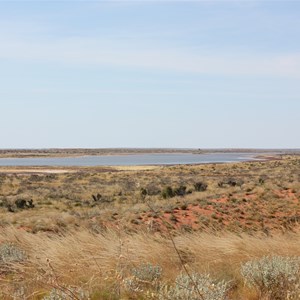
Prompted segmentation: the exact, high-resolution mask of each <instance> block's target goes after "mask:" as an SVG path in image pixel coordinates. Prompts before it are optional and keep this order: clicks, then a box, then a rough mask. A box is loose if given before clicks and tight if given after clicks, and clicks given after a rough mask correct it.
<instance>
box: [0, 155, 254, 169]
mask: <svg viewBox="0 0 300 300" xmlns="http://www.w3.org/2000/svg"><path fill="white" fill-rule="evenodd" d="M257 155H258V153H212V154H190V153H184V154H136V155H103V156H81V157H52V158H0V166H65V167H71V166H91V167H94V166H143V165H176V164H205V163H225V162H240V161H248V160H254V157H255V156H257Z"/></svg>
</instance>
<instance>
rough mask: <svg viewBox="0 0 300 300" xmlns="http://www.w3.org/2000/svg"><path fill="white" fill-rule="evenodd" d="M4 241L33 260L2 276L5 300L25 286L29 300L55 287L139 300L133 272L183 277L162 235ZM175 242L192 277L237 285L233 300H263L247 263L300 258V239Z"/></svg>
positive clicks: (208, 237)
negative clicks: (153, 270) (245, 275)
mask: <svg viewBox="0 0 300 300" xmlns="http://www.w3.org/2000/svg"><path fill="white" fill-rule="evenodd" d="M0 241H1V244H3V243H13V244H14V245H16V246H17V247H18V248H20V249H22V250H24V251H25V253H26V254H27V255H28V259H27V260H25V261H24V262H21V263H15V264H13V265H12V266H13V268H11V270H10V271H9V272H8V273H7V274H6V276H1V279H0V285H1V291H2V295H1V296H2V298H1V299H13V297H12V295H13V294H16V293H17V292H18V291H19V290H20V287H21V286H22V287H24V290H23V293H24V297H25V296H26V297H29V299H40V298H41V297H40V298H39V297H38V294H40V296H42V295H45V294H47V292H49V291H50V290H51V289H52V288H53V287H55V288H57V289H61V290H64V289H68V288H70V287H77V288H81V289H83V290H85V291H87V292H88V293H89V294H90V295H91V297H92V296H93V295H94V296H93V297H94V298H93V299H119V297H120V298H123V299H135V297H137V295H135V294H134V293H131V294H128V293H127V292H126V291H125V289H124V284H123V283H124V279H125V278H127V277H129V276H130V275H131V270H132V269H133V268H135V267H137V266H140V265H142V264H143V263H151V264H153V265H159V266H160V267H161V268H162V270H163V277H162V281H164V282H171V281H173V280H174V279H175V277H176V275H178V274H180V273H181V272H183V265H182V262H181V261H180V259H179V257H178V255H177V253H176V251H175V249H174V247H173V245H172V242H171V241H170V240H169V239H168V238H165V237H162V236H158V235H152V234H126V233H124V232H122V231H108V232H105V233H104V234H93V233H91V232H90V231H87V230H80V231H78V232H69V233H67V234H66V235H63V236H59V235H47V234H36V235H32V234H31V233H27V232H24V231H20V230H16V229H14V228H7V229H6V230H4V231H3V232H1V235H0ZM174 242H175V244H176V247H177V249H178V251H179V252H180V253H181V256H182V258H183V260H184V264H185V266H186V267H187V269H188V270H189V271H190V272H200V273H210V274H211V275H212V276H213V277H214V278H217V279H219V280H221V279H224V280H226V281H230V282H232V286H233V288H232V291H231V297H230V299H241V297H242V298H243V299H259V298H258V296H256V298H252V297H254V295H255V291H254V290H248V291H247V292H246V291H245V288H244V285H243V282H242V278H241V275H240V266H241V263H243V262H246V261H249V260H251V259H253V258H259V257H262V256H265V255H271V254H272V255H274V254H276V255H283V256H300V250H299V249H300V235H299V234H298V233H297V234H296V233H294V234H289V235H276V236H273V237H266V236H261V237H253V236H249V235H245V234H244V235H241V236H237V235H234V234H229V233H227V234H222V235H213V234H204V233H193V234H184V235H179V236H177V237H175V238H174ZM107 291H109V293H107ZM33 293H35V297H34V296H32V295H33ZM30 295H31V296H30ZM20 299H21V298H20ZM24 299H25V298H24ZM70 299H76V298H75V297H73V298H72V297H71V296H70ZM137 299H138V298H137Z"/></svg>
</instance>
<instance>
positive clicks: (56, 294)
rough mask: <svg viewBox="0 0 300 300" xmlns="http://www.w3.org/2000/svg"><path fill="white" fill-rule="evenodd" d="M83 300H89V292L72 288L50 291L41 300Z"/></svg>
mask: <svg viewBox="0 0 300 300" xmlns="http://www.w3.org/2000/svg"><path fill="white" fill-rule="evenodd" d="M72 299H77V300H85V299H90V295H89V292H87V291H85V290H83V289H81V288H74V287H63V286H62V287H60V289H52V290H51V291H50V294H49V295H47V296H44V297H43V299H42V300H72Z"/></svg>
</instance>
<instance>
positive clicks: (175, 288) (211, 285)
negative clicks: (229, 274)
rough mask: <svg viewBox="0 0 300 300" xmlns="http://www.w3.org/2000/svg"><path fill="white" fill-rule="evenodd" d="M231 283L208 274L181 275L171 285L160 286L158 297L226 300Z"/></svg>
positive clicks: (182, 299) (162, 299) (161, 299)
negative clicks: (217, 279) (215, 278)
mask: <svg viewBox="0 0 300 300" xmlns="http://www.w3.org/2000/svg"><path fill="white" fill-rule="evenodd" d="M229 288H230V284H229V283H228V282H225V281H216V280H214V279H212V278H211V277H210V275H208V274H196V273H195V274H192V275H191V276H188V275H185V274H182V275H179V276H178V277H177V278H176V280H175V283H174V284H173V285H171V286H168V285H163V286H161V287H160V290H159V293H158V299H160V300H164V299H174V300H186V299H189V300H199V299H202V300H225V299H227V294H228V291H229Z"/></svg>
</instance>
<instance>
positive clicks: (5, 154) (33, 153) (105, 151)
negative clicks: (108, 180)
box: [0, 148, 300, 158]
mask: <svg viewBox="0 0 300 300" xmlns="http://www.w3.org/2000/svg"><path fill="white" fill-rule="evenodd" d="M230 152H239V153H248V152H250V153H264V152H265V153H274V152H275V153H279V154H287V153H288V154H299V153H300V150H299V149H288V150H287V149H276V150H274V149H181V148H179V149H174V148H170V149H168V148H161V149H160V148H152V149H151V148H102V149H101V148H100V149H91V148H89V149H84V148H83V149H78V148H75V149H71V148H70V149H0V158H25V157H27V158H33V157H75V156H87V155H88V156H90V155H92V156H93V155H130V154H149V153H194V154H201V153H230Z"/></svg>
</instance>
